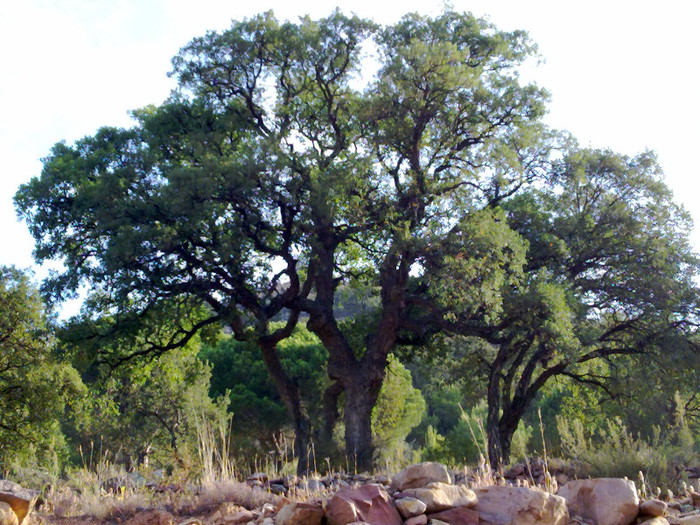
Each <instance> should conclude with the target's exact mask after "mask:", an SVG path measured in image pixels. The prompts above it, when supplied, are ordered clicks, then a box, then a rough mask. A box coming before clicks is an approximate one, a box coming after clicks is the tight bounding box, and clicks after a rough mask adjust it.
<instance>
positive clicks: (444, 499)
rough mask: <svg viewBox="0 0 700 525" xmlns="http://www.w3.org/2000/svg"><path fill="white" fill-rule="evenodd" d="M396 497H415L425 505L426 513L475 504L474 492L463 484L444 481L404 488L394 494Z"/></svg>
mask: <svg viewBox="0 0 700 525" xmlns="http://www.w3.org/2000/svg"><path fill="white" fill-rule="evenodd" d="M396 497H397V499H398V498H405V497H410V498H416V499H419V500H421V501H422V502H423V503H425V505H426V510H425V511H426V512H427V513H428V514H430V513H433V512H440V511H441V510H447V509H452V508H454V507H471V506H474V505H476V494H474V491H473V490H471V489H469V488H467V487H466V486H465V485H447V484H446V483H438V482H434V483H429V484H428V485H427V486H425V487H422V488H418V489H406V490H404V491H403V492H401V493H399V494H396Z"/></svg>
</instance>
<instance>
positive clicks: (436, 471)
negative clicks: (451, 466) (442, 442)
mask: <svg viewBox="0 0 700 525" xmlns="http://www.w3.org/2000/svg"><path fill="white" fill-rule="evenodd" d="M433 482H439V483H448V484H449V483H452V479H451V478H450V474H449V473H448V472H447V467H446V466H445V465H443V464H441V463H435V462H433V461H426V462H424V463H417V464H416V465H411V466H410V467H407V468H405V469H403V470H402V471H401V472H399V473H398V474H396V475H395V476H394V477H393V479H392V480H391V488H392V489H394V490H399V491H401V490H406V489H415V488H420V487H425V486H426V485H427V484H428V483H433Z"/></svg>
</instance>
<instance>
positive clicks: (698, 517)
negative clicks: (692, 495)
mask: <svg viewBox="0 0 700 525" xmlns="http://www.w3.org/2000/svg"><path fill="white" fill-rule="evenodd" d="M677 519H678V523H679V524H680V525H700V514H695V515H693V516H684V517H682V518H677Z"/></svg>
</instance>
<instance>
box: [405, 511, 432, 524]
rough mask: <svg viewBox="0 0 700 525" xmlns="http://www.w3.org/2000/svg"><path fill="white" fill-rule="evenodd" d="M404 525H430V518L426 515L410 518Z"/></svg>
mask: <svg viewBox="0 0 700 525" xmlns="http://www.w3.org/2000/svg"><path fill="white" fill-rule="evenodd" d="M403 525H428V516H426V515H425V514H419V515H418V516H413V517H412V518H408V519H407V520H406V521H404V522H403Z"/></svg>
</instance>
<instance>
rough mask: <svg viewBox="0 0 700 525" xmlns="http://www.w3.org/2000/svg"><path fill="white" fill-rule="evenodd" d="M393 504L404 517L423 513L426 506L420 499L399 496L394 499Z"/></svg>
mask: <svg viewBox="0 0 700 525" xmlns="http://www.w3.org/2000/svg"><path fill="white" fill-rule="evenodd" d="M394 505H396V508H397V509H398V511H399V514H401V516H403V518H404V519H408V518H412V517H413V516H418V515H419V514H423V513H424V512H425V509H426V508H427V506H426V504H425V503H423V502H422V501H421V500H419V499H416V498H401V499H397V500H396V501H394Z"/></svg>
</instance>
